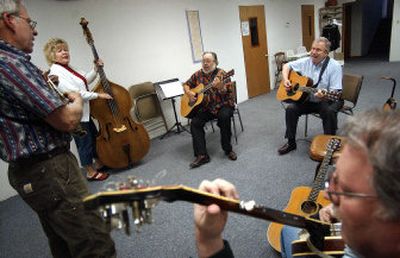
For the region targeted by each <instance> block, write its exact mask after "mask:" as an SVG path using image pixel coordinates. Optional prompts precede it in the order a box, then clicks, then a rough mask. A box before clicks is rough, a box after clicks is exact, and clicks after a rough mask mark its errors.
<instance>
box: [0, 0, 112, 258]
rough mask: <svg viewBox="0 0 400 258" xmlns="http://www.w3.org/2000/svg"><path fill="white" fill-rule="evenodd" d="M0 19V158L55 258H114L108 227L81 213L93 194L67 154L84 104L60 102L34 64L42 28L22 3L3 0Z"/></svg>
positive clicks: (73, 97) (73, 98)
mask: <svg viewBox="0 0 400 258" xmlns="http://www.w3.org/2000/svg"><path fill="white" fill-rule="evenodd" d="M0 14H1V17H0V147H1V148H0V158H1V159H2V160H4V161H5V162H7V163H9V166H8V178H9V182H10V184H11V186H12V187H13V188H14V189H15V190H16V191H17V192H18V194H19V195H20V196H21V197H22V199H23V200H24V201H25V202H26V203H27V204H28V205H29V206H30V207H31V208H32V209H33V210H34V211H35V212H36V213H37V214H38V216H39V219H40V222H41V224H42V226H43V229H44V231H45V233H46V235H47V238H48V241H49V245H50V249H51V252H52V255H53V256H54V257H115V247H114V242H113V241H112V239H111V237H110V234H109V230H108V228H107V227H106V225H105V224H104V223H103V221H102V219H101V218H100V216H99V215H98V214H97V213H96V212H91V211H86V210H85V209H84V208H83V203H82V198H83V197H85V196H87V195H88V194H89V191H88V188H87V185H86V183H85V179H84V178H83V176H82V174H81V171H80V168H79V165H78V163H77V160H76V158H75V156H74V155H73V154H72V153H71V152H70V150H69V143H70V141H71V135H70V132H72V131H73V130H74V129H75V127H76V126H77V125H78V124H79V122H80V119H81V116H82V105H83V102H82V98H81V97H80V94H79V93H74V92H71V93H68V94H67V97H68V99H69V103H65V102H64V101H62V100H61V99H60V97H59V96H58V95H57V93H56V92H54V91H52V90H50V88H49V87H48V85H47V83H46V80H45V79H44V77H43V76H42V72H41V71H40V70H39V68H38V67H36V66H35V65H34V64H33V63H31V62H30V55H29V54H30V53H31V52H32V51H33V42H34V38H35V36H36V35H37V31H36V28H35V26H36V22H35V21H33V20H32V19H31V18H30V17H29V14H28V12H27V10H26V8H25V6H24V5H23V4H22V2H21V1H19V0H0Z"/></svg>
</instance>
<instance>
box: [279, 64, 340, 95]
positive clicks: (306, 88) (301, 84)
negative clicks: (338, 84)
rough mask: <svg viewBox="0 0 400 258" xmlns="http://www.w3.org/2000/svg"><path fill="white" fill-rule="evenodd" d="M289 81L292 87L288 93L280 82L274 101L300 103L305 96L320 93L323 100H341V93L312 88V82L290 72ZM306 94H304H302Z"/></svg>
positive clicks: (282, 82)
mask: <svg viewBox="0 0 400 258" xmlns="http://www.w3.org/2000/svg"><path fill="white" fill-rule="evenodd" d="M289 80H290V82H291V84H292V87H291V89H290V90H289V91H287V90H286V88H285V84H284V81H283V80H282V81H281V83H280V85H279V88H278V91H277V92H276V99H277V100H279V101H285V102H297V101H298V102H302V101H304V100H305V98H306V97H307V94H314V93H316V92H318V91H319V92H321V93H322V94H324V97H325V99H328V100H332V101H337V100H340V98H341V95H342V94H341V93H340V92H337V91H328V90H326V89H317V88H312V87H311V86H312V85H313V81H312V80H311V79H310V78H308V77H306V76H301V75H300V74H298V73H297V72H295V71H293V70H291V71H290V73H289ZM304 93H306V94H304Z"/></svg>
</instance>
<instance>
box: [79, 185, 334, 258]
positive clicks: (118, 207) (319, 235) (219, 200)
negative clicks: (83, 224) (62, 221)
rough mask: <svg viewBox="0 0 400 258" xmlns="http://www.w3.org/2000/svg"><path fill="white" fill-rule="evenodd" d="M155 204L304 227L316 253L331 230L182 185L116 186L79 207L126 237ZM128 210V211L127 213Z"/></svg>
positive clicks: (149, 215)
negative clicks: (196, 206)
mask: <svg viewBox="0 0 400 258" xmlns="http://www.w3.org/2000/svg"><path fill="white" fill-rule="evenodd" d="M159 201H166V202H174V201H186V202H191V203H197V204H201V205H210V204H217V205H218V206H219V207H221V208H222V209H224V210H226V211H231V212H235V213H239V214H242V215H246V216H251V217H255V218H259V219H264V220H269V221H275V222H277V223H282V224H287V225H291V226H294V227H298V228H304V229H306V230H307V232H309V235H310V237H309V241H310V242H311V243H312V245H314V246H315V247H316V248H318V249H319V250H324V241H325V240H324V237H325V236H327V235H330V232H331V230H332V229H334V228H333V224H329V223H325V222H322V221H319V220H315V219H312V218H306V217H304V216H299V215H296V214H292V213H288V212H283V211H279V210H274V209H271V208H268V207H264V206H261V205H257V204H256V203H255V201H239V200H234V199H230V198H226V197H223V196H219V195H215V194H211V193H207V192H203V191H200V190H197V189H193V188H190V187H186V186H183V185H171V186H154V187H147V186H146V185H143V184H141V183H138V180H136V179H130V180H129V181H128V182H126V183H122V184H120V187H119V189H117V190H115V191H105V192H98V193H96V194H93V195H90V196H88V197H86V198H84V200H83V204H84V206H85V208H86V209H98V210H99V211H100V213H101V214H102V216H103V218H104V219H105V220H106V223H107V224H108V225H109V226H111V227H114V228H124V229H125V232H126V233H127V234H130V222H129V221H130V217H132V218H133V222H134V224H135V225H136V226H137V227H139V226H142V225H143V224H145V223H152V221H153V219H152V209H153V208H154V207H155V206H156V205H157V204H158V203H159ZM128 208H131V209H132V211H131V214H129V212H128Z"/></svg>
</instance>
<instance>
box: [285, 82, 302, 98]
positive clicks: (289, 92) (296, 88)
mask: <svg viewBox="0 0 400 258" xmlns="http://www.w3.org/2000/svg"><path fill="white" fill-rule="evenodd" d="M298 89H299V84H298V83H296V84H295V85H293V87H292V89H291V90H290V91H288V92H287V95H288V96H293V95H294V94H296V91H297V90H298Z"/></svg>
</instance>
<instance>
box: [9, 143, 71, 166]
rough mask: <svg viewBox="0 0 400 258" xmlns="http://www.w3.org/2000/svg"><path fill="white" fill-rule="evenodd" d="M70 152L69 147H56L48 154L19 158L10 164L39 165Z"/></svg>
mask: <svg viewBox="0 0 400 258" xmlns="http://www.w3.org/2000/svg"><path fill="white" fill-rule="evenodd" d="M68 151H69V145H67V146H63V147H56V148H55V149H52V150H51V151H49V152H46V153H39V154H33V155H32V156H30V157H22V158H18V159H17V160H14V161H10V164H12V165H22V164H27V163H31V164H33V163H38V162H41V161H45V160H48V159H51V158H53V157H55V156H57V155H60V154H62V153H67V152H68Z"/></svg>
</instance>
